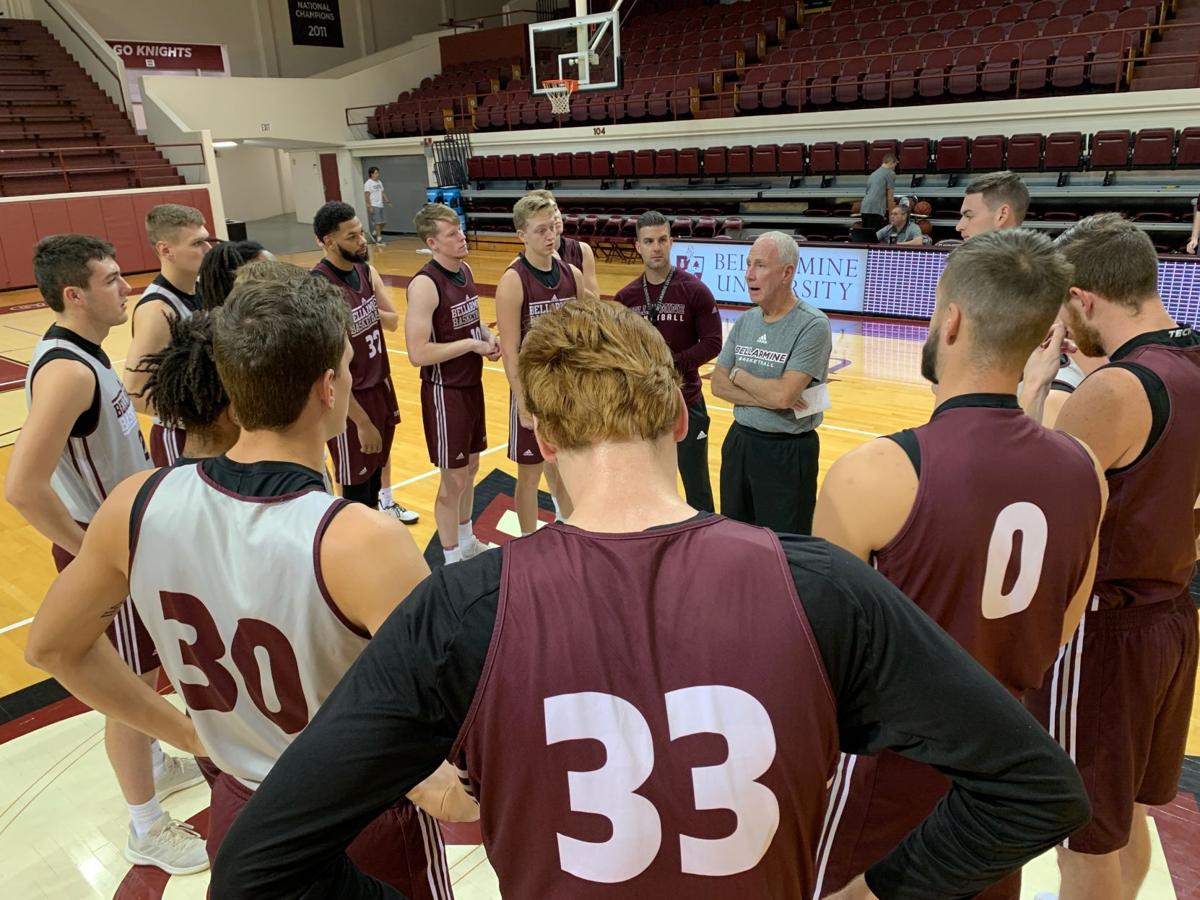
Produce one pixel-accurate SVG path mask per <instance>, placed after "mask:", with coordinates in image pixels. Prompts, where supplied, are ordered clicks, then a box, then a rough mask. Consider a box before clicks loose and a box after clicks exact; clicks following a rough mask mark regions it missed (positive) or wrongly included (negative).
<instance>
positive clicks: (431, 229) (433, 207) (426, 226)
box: [413, 203, 458, 243]
mask: <svg viewBox="0 0 1200 900" xmlns="http://www.w3.org/2000/svg"><path fill="white" fill-rule="evenodd" d="M438 222H449V223H450V224H451V225H457V224H458V213H456V212H455V211H454V210H452V209H451V208H450V207H448V206H447V205H446V204H444V203H426V204H425V205H424V206H422V207H421V208H420V209H419V210H417V214H416V215H415V216H413V225H415V226H416V229H417V237H418V238H420V239H421V242H422V243H424V242H425V241H426V240H427V239H429V238H431V237H437V233H438Z"/></svg>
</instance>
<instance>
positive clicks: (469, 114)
mask: <svg viewBox="0 0 1200 900" xmlns="http://www.w3.org/2000/svg"><path fill="white" fill-rule="evenodd" d="M1182 24H1184V25H1186V24H1187V23H1182ZM1179 27H1181V23H1168V24H1166V25H1165V26H1147V25H1143V26H1136V27H1126V28H1110V29H1107V30H1105V31H1089V32H1077V33H1073V34H1070V35H1058V36H1055V37H1051V38H1042V37H1036V38H1020V39H1018V40H1015V41H1013V40H1008V39H1002V40H996V41H987V42H984V43H976V42H972V43H969V44H961V43H960V44H954V45H950V46H943V47H938V48H936V49H934V50H917V49H914V50H902V51H900V52H889V53H888V54H887V56H886V58H888V59H890V60H891V61H892V63H893V65H894V64H895V62H896V61H897V60H898V58H899V57H901V56H909V55H918V56H927V55H928V54H930V53H935V52H938V51H939V50H947V51H951V52H956V53H957V52H959V51H962V50H965V49H967V48H969V47H978V48H980V49H983V50H985V51H986V50H988V49H990V48H993V47H998V46H1001V45H1005V44H1015V45H1017V48H1018V55H1017V64H1016V67H1015V68H1014V69H1013V75H1014V76H1017V75H1019V74H1020V73H1021V72H1023V71H1034V70H1042V69H1044V70H1046V71H1053V70H1055V69H1056V68H1058V67H1059V66H1060V63H1059V62H1058V60H1057V57H1055V56H1051V57H1048V58H1047V61H1046V62H1045V63H1043V62H1042V61H1041V60H1038V61H1037V62H1036V64H1034V65H1031V66H1026V59H1025V55H1024V54H1025V46H1026V44H1028V43H1030V42H1033V41H1040V40H1046V41H1055V40H1057V39H1065V38H1070V37H1095V36H1098V35H1108V34H1124V35H1137V34H1145V33H1146V32H1148V31H1151V30H1153V31H1157V32H1160V33H1169V32H1170V31H1171V30H1172V29H1174V28H1179ZM772 49H774V50H778V49H785V50H788V49H800V48H788V47H787V46H786V45H781V47H777V48H772ZM1137 51H1138V46H1137V45H1136V44H1135V45H1134V46H1132V47H1127V48H1126V49H1125V51H1124V53H1123V54H1122V58H1121V63H1120V64H1121V65H1123V66H1124V67H1125V69H1126V72H1127V73H1132V70H1133V69H1135V68H1137V66H1139V65H1141V64H1144V63H1146V62H1148V61H1150V60H1153V61H1154V62H1171V61H1195V62H1197V64H1198V65H1197V77H1198V81H1197V86H1200V49H1198V50H1197V51H1196V52H1194V53H1193V52H1179V53H1169V54H1155V55H1153V56H1149V55H1146V56H1142V55H1138V52H1137ZM1089 55H1090V54H1089ZM879 58H881V56H880V54H866V53H863V54H856V55H852V56H835V57H829V58H826V59H820V60H799V61H796V62H786V63H781V62H774V63H767V62H759V63H754V64H752V65H746V66H742V67H741V69H740V70H739V81H738V82H737V83H736V85H732V86H731V87H733V88H736V89H741V88H744V87H746V86H747V85H749V84H750V83H751V82H750V80H749V76H750V75H751V74H752V73H754V72H756V71H764V72H765V71H767V70H770V69H775V68H785V67H786V68H790V69H792V70H799V72H800V76H799V78H800V80H803V81H805V82H807V81H808V80H810V79H811V78H813V77H814V76H815V73H816V70H817V69H818V68H820V67H821V66H823V65H825V64H827V63H835V62H840V63H845V62H850V61H854V60H864V61H874V60H876V59H879ZM1051 58H1053V59H1054V62H1050V61H1049V59H1051ZM986 64H987V60H986V58H985V60H984V61H983V62H982V63H980V64H979V65H980V66H982V65H986ZM1085 64H1088V65H1090V62H1086V63H1085ZM1061 65H1062V66H1064V67H1065V66H1066V65H1071V66H1074V65H1078V63H1074V62H1072V63H1069V64H1067V63H1063V64H1061ZM948 68H949V67H948ZM977 69H978V67H977ZM725 72H726V69H725V68H723V67H722V68H714V69H705V70H701V71H700V72H695V73H688V74H672V75H662V76H644V77H639V78H637V79H630V78H626V79H625V83H626V84H627V85H628V84H629V83H630V82H631V81H634V80H647V81H657V80H659V79H667V80H670V81H671V82H672V90H677V88H675V87H674V85H675V84H678V83H679V81H680V80H685V81H686V82H688V83H689V84H690V83H691V82H692V80H693V79H700V80H701V81H703V80H705V79H706V78H707V79H709V80H710V83H712V84H713V85H714V86H715V85H719V84H720V83H721V80H722V79H723V78H724V75H725ZM857 76H858V77H859V78H860V79H862V78H863V77H868V76H869V77H870V78H871V79H872V80H873V81H884V82H885V83H886V84H887V86H888V91H887V105H888V106H889V107H890V106H891V105H892V104H893V99H894V98H893V96H892V83H893V76H892V71H891V68H890V67H889V69H888V71H887V72H877V73H870V72H860V73H857ZM914 77H915V78H918V79H919V78H920V75H919V74H917V75H914ZM791 80H792V79H789V82H790V81H791ZM1015 81H1016V82H1017V83H1016V86H1015V94H1016V96H1017V97H1020V96H1021V89H1020V84H1019V79H1015ZM762 83H764V82H756V83H755V84H762ZM1122 90H1128V85H1127V83H1126V79H1125V78H1124V77H1120V78H1118V79H1117V81H1116V83H1115V84H1114V90H1113V93H1121V92H1122ZM500 93H501V94H504V93H506V92H505V91H500ZM737 93H738V90H724V91H722V90H712V91H703V90H701V91H699V92H697V93H696V94H695V95H694V96H695V98H696V99H697V100H703V99H717V98H721V97H730V96H736V95H737ZM1081 95H1082V93H1081ZM480 96H481V95H479V94H441V95H436V96H432V97H428V96H422V97H417V98H414V99H413V100H409V101H394V100H393V101H387V102H385V103H377V104H373V105H370V106H351V107H346V109H345V117H346V124H347V126H348V127H356V126H364V125H366V124H367V117H363V118H361V119H359V120H358V121H351V116H350V114H351V113H352V112H362V111H364V110H369V111H370V112H371V113H373V112H374V110H375V109H377V108H378V107H380V106H387V105H389V104H391V103H396V102H406V103H413V102H415V103H416V104H417V115H418V117H420V116H422V115H424V114H425V113H427V112H428V113H433V114H438V113H445V112H447V111H450V114H451V115H452V118H453V120H454V124H455V127H456V128H473V123H474V116H475V106H474V105H472V103H473V101H474V103H475V104H477V105H482V104H483V102H484V101H483V100H482V99H480ZM483 96H484V97H486V96H489V95H483ZM535 96H536V95H531V97H530V99H534V97H535ZM797 108H798V109H804V108H805V106H804V105H803V103H802V104H801V105H800V106H799V107H797ZM809 108H811V106H810V107H809ZM674 118H679V117H678V116H674ZM589 121H590V120H589ZM605 121H607V119H606V120H605ZM542 124H543V125H544V126H546V127H550V126H552V125H554V124H558V125H570V124H583V123H580V122H576V121H575V120H572V119H569V118H566V117H562V118H556V120H555V123H542ZM596 124H599V123H596ZM418 127H420V123H419V122H418ZM507 127H508V128H509V129H510V130H515V129H512V126H511V125H507ZM428 133H429V134H441V133H443V132H442V131H438V130H436V129H435V130H433V131H431V132H428ZM426 135H427V132H426V131H425V130H424V129H423V128H421V129H420V131H419V132H418V133H416V134H406V135H402V136H406V137H422V136H426Z"/></svg>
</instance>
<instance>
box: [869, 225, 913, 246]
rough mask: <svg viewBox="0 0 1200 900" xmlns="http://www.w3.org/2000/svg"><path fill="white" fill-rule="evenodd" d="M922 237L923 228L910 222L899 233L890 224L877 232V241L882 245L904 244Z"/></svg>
mask: <svg viewBox="0 0 1200 900" xmlns="http://www.w3.org/2000/svg"><path fill="white" fill-rule="evenodd" d="M920 236H921V228H920V226H919V225H917V223H916V222H909V223H908V224H907V225H905V226H904V227H903V228H901V229H900V230H899V231H897V230H896V229H895V228H893V227H892V226H891V225H890V224H888V225H884V226H883V227H882V228H880V229H879V230H878V231H877V232H875V239H876V240H877V241H879V242H880V243H882V244H902V243H904V242H905V241H911V240H912V239H913V238H919V237H920Z"/></svg>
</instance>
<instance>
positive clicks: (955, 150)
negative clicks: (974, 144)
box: [904, 137, 971, 172]
mask: <svg viewBox="0 0 1200 900" xmlns="http://www.w3.org/2000/svg"><path fill="white" fill-rule="evenodd" d="M904 143H905V144H907V143H908V141H905V142H904ZM970 152H971V141H970V139H969V138H965V137H944V138H941V139H940V140H939V141H938V142H937V170H938V171H939V172H965V171H967V160H968V158H969V157H970Z"/></svg>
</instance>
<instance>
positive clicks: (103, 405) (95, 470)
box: [25, 328, 150, 525]
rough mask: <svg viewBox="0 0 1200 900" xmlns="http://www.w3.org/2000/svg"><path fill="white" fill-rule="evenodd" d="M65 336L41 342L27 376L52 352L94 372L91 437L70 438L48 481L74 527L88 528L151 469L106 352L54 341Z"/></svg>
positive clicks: (28, 388) (29, 396) (28, 385)
mask: <svg viewBox="0 0 1200 900" xmlns="http://www.w3.org/2000/svg"><path fill="white" fill-rule="evenodd" d="M61 332H62V330H59V329H55V328H52V329H51V330H50V332H49V333H48V334H47V336H46V337H45V338H43V339H42V340H41V341H39V342H38V345H37V346H36V347H34V349H33V357H32V358H31V359H30V361H29V371H30V372H31V373H35V374H36V372H37V369H38V366H39V364H40V363H41V362H42V360H43V358H44V357H45V356H46V355H47V354H48V353H50V352H51V351H65V352H66V353H67V354H69V355H70V356H71V358H73V359H78V360H79V361H80V362H81V363H83V364H84V365H86V366H88V367H89V368H90V369H91V370H92V372H93V373H95V376H96V384H97V386H98V388H99V392H100V398H99V399H100V408H99V415H98V416H97V417H96V426H95V428H93V429H92V431H91V432H90V433H89V434H86V435H80V436H78V437H75V436H72V437H69V438H68V439H67V444H66V446H65V447H64V448H63V452H62V456H60V457H59V459H58V465H56V466H55V468H54V473H53V474H52V475H51V476H50V486H51V487H52V488H53V489H54V493H55V494H56V495H57V496H58V499H59V500H61V501H62V503H63V506H65V507H66V508H67V512H69V513H70V514H71V517H72V518H73V519H74V520H75V521H76V522H80V523H82V524H84V525H86V524H87V523H88V522H90V521H92V517H93V516H95V515H96V510H98V509H99V508H100V504H101V503H103V502H104V499H105V498H106V497H107V496H108V495H109V494H110V493H112V489H113V488H115V487H116V486H117V485H118V484H120V483H121V482H122V481H124V480H125V479H126V478H128V477H129V476H130V475H133V474H135V473H137V472H141V471H143V470H145V469H148V468H150V457H149V455H148V454H147V453H146V443H145V441H143V440H142V432H141V430H140V429H139V428H138V420H137V413H136V412H135V411H134V409H133V403H132V402H130V400H129V395H128V394H126V393H125V386H124V385H122V384H121V379H120V378H118V377H117V373H116V372H114V371H113V370H112V366H110V365H109V363H108V359H107V357H103V354H102V352H101V356H96V355H95V354H93V353H91V352H89V351H88V350H87V349H86V348H84V347H82V346H80V344H78V343H76V342H75V341H73V340H70V339H68V338H67V337H65V336H59V337H54V336H53V335H55V334H61ZM25 403H26V406H27V407H28V406H29V405H31V404H32V403H33V378H32V377H30V378H28V379H27V380H26V382H25Z"/></svg>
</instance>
